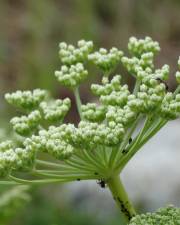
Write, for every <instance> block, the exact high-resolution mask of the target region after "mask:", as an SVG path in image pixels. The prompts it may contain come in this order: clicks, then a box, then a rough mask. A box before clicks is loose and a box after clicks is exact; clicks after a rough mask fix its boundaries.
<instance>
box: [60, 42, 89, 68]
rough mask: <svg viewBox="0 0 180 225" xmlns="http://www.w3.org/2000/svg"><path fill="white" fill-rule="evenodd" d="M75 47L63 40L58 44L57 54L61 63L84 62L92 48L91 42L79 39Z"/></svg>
mask: <svg viewBox="0 0 180 225" xmlns="http://www.w3.org/2000/svg"><path fill="white" fill-rule="evenodd" d="M77 46H78V47H77V48H75V47H74V46H73V45H67V44H66V43H65V42H61V43H60V44H59V48H60V50H59V56H60V58H61V61H62V63H63V64H66V65H72V64H76V63H78V62H84V61H85V60H86V59H87V57H88V54H89V53H90V52H91V51H92V50H93V42H92V41H85V40H80V41H78V43H77Z"/></svg>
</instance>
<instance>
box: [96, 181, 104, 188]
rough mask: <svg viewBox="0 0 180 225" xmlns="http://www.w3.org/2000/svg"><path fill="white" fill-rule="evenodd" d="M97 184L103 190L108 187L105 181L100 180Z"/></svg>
mask: <svg viewBox="0 0 180 225" xmlns="http://www.w3.org/2000/svg"><path fill="white" fill-rule="evenodd" d="M97 184H99V185H100V187H101V188H105V187H106V182H105V181H104V180H98V182H97Z"/></svg>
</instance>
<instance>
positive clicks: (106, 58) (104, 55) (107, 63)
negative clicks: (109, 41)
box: [88, 47, 123, 74]
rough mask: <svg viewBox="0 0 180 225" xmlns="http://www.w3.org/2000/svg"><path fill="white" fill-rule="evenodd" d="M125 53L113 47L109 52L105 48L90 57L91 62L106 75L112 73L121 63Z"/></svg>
mask: <svg viewBox="0 0 180 225" xmlns="http://www.w3.org/2000/svg"><path fill="white" fill-rule="evenodd" d="M122 56H123V52H122V51H119V50H118V49H117V48H115V47H113V48H111V49H110V51H109V52H108V51H107V50H106V49H105V48H100V49H99V51H98V52H94V53H92V54H90V55H89V56H88V59H89V61H91V62H93V63H94V64H95V65H96V66H97V67H98V68H100V69H101V70H102V71H103V72H104V73H105V74H108V73H109V72H111V71H112V70H113V69H114V68H115V67H116V66H117V64H118V63H119V62H120V59H121V57H122Z"/></svg>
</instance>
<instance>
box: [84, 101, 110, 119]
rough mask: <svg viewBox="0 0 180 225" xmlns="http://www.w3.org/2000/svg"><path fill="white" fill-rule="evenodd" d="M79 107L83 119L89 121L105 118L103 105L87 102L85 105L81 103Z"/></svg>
mask: <svg viewBox="0 0 180 225" xmlns="http://www.w3.org/2000/svg"><path fill="white" fill-rule="evenodd" d="M81 109H82V115H83V118H84V119H85V120H88V121H91V122H102V121H103V120H104V119H105V114H106V107H105V106H98V107H97V106H96V104H95V103H88V104H87V105H82V107H81Z"/></svg>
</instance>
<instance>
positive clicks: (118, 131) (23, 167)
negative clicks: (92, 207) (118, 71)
mask: <svg viewBox="0 0 180 225" xmlns="http://www.w3.org/2000/svg"><path fill="white" fill-rule="evenodd" d="M59 47H60V50H59V55H60V59H61V63H62V66H61V68H60V70H58V71H56V72H55V77H56V78H57V81H58V82H59V83H60V84H61V85H63V86H65V87H67V88H69V89H70V90H71V91H72V92H73V93H74V96H75V99H76V103H77V109H78V112H79V117H80V122H79V123H78V125H77V126H76V125H74V124H71V123H64V122H63V120H64V117H65V116H66V114H67V113H68V111H69V110H70V107H71V101H70V99H69V98H65V99H62V100H60V99H58V100H55V99H53V98H52V97H51V96H50V94H49V93H48V92H47V91H45V90H40V89H36V90H34V91H16V92H14V93H11V94H9V93H8V94H6V95H5V98H6V100H7V102H8V103H10V104H11V105H13V106H15V107H17V108H18V109H20V110H21V111H23V112H24V114H25V115H23V116H20V117H15V118H13V119H12V120H11V121H10V123H11V124H12V127H13V130H14V132H16V133H17V134H18V135H20V136H21V138H18V141H10V140H7V141H4V142H2V143H1V144H0V174H1V177H2V179H1V181H0V183H1V184H13V185H14V184H46V183H53V182H70V181H81V180H98V182H99V184H100V186H101V187H102V188H104V187H108V188H109V189H110V191H111V193H112V196H113V198H114V200H115V202H116V203H117V206H118V207H119V208H120V210H121V212H122V214H123V215H124V219H125V220H126V223H129V221H130V220H131V218H132V220H131V222H130V224H131V225H136V224H138V225H140V224H144V225H145V224H147V225H149V224H153V225H154V224H180V222H179V221H180V219H179V216H180V213H179V209H176V208H173V207H171V206H169V207H167V208H164V209H160V210H159V211H158V212H157V213H154V214H147V215H141V216H136V212H135V209H134V207H133V206H132V204H131V202H130V200H129V198H128V195H127V193H126V191H125V189H124V187H123V184H122V182H121V179H120V176H119V175H120V173H121V171H122V170H123V169H124V167H125V166H126V165H127V163H128V162H129V161H130V159H131V158H132V157H133V156H134V155H135V154H136V152H138V151H139V150H140V149H141V147H142V146H143V145H144V144H146V143H147V142H148V140H149V139H150V138H152V137H153V136H154V135H155V134H156V133H157V132H158V131H159V130H160V129H161V128H162V127H163V126H165V124H166V123H167V122H168V121H169V120H173V119H176V118H177V117H179V115H180V94H179V91H180V85H179V84H180V72H179V71H177V72H176V80H177V83H178V85H177V89H176V90H175V91H174V92H170V91H169V90H168V87H167V84H166V80H167V79H168V77H169V66H168V65H164V66H162V68H160V69H155V68H154V63H153V60H154V56H155V55H156V54H157V53H158V52H159V51H160V47H159V44H158V43H157V42H155V41H153V40H152V39H151V38H149V37H146V38H145V39H140V40H138V39H136V38H134V37H132V38H130V40H129V43H128V50H129V53H130V56H129V57H127V56H124V54H123V52H122V51H120V50H118V49H117V48H115V47H113V48H111V49H110V50H109V51H108V50H106V49H104V48H100V49H99V50H98V51H94V46H93V43H92V42H91V41H87V42H86V41H84V40H81V41H79V42H78V43H77V47H74V46H73V45H68V44H66V43H64V42H63V43H60V45H59ZM87 62H89V63H92V64H94V65H95V66H96V67H97V68H98V69H99V71H100V72H101V73H102V82H101V83H100V84H92V85H91V91H92V93H93V94H94V95H95V96H97V98H98V99H99V102H98V103H87V104H85V103H83V104H82V102H81V98H80V95H79V86H80V85H81V83H82V82H83V81H84V80H85V79H86V78H87V77H88V76H89V74H88V71H87V69H86V68H85V65H86V63H87ZM119 63H122V65H123V66H124V67H125V68H126V69H127V71H128V72H129V74H131V75H132V76H133V77H134V79H135V86H134V89H133V90H132V91H130V89H129V87H128V85H127V84H123V83H122V81H121V75H114V76H112V74H113V71H114V70H115V68H116V67H117V65H118V64H119ZM178 66H179V69H180V60H179V61H178ZM137 127H138V128H139V127H140V130H139V129H137ZM132 137H133V139H132ZM40 154H41V155H40ZM42 154H45V155H46V157H45V159H46V160H42V159H40V158H41V157H42ZM52 157H54V159H56V161H53V162H52V160H51V159H52ZM24 175H26V176H25V177H26V179H23V177H24Z"/></svg>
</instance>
